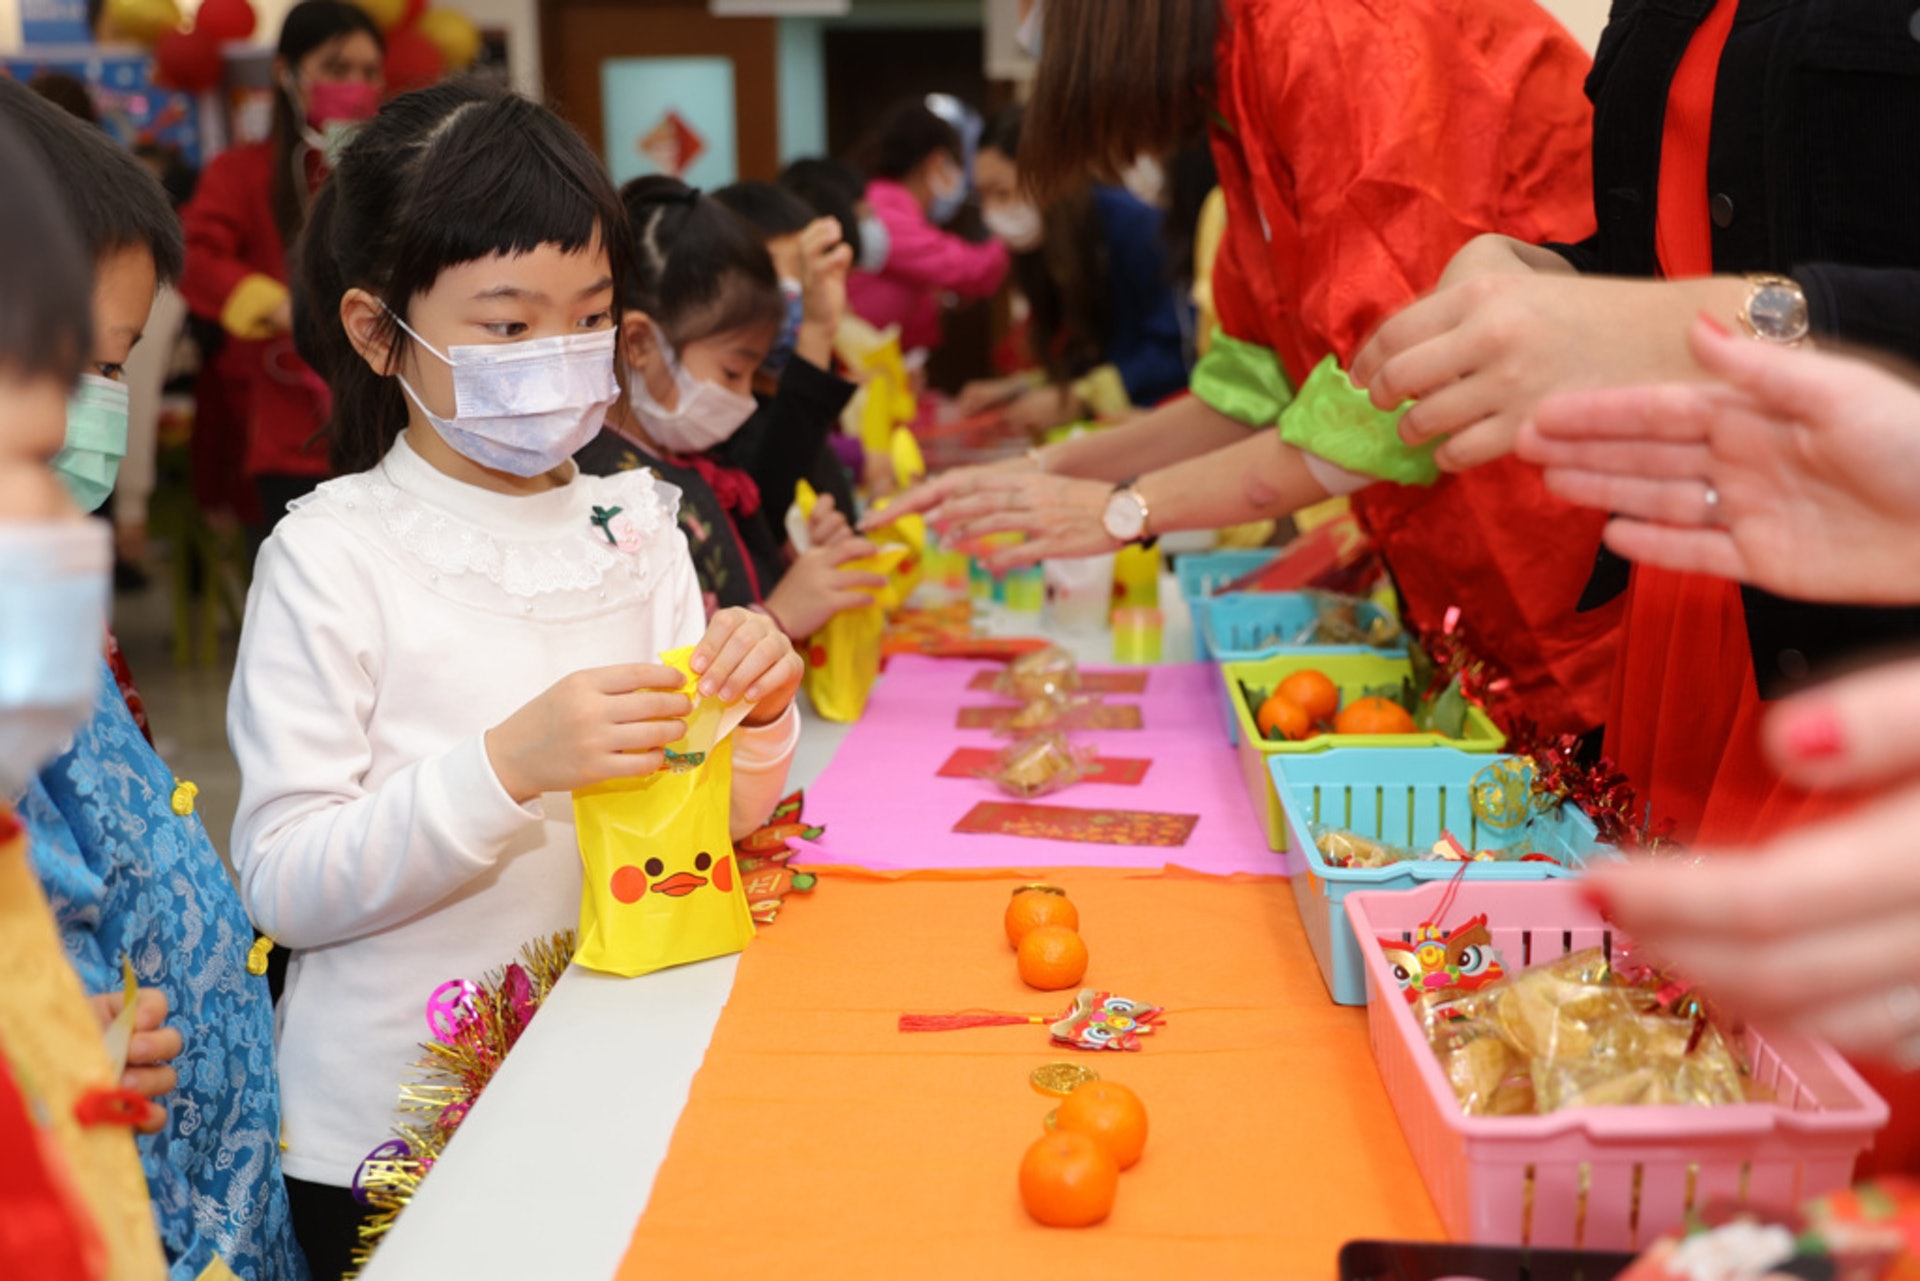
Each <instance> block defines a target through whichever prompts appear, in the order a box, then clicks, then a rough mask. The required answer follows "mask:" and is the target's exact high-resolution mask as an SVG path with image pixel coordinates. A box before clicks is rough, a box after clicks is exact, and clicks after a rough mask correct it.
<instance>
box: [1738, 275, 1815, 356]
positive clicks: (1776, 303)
mask: <svg viewBox="0 0 1920 1281" xmlns="http://www.w3.org/2000/svg"><path fill="white" fill-rule="evenodd" d="M1740 325H1741V327H1742V328H1743V329H1745V330H1746V331H1747V333H1748V334H1749V335H1751V336H1752V337H1754V338H1758V339H1759V340H1760V341H1761V342H1770V343H1775V344H1777V345H1779V346H1782V347H1797V346H1799V345H1800V344H1801V343H1803V342H1805V341H1806V340H1807V335H1808V334H1809V333H1810V332H1812V329H1813V322H1812V319H1811V317H1810V316H1809V314H1808V312H1807V294H1806V291H1805V290H1804V289H1802V288H1800V285H1799V283H1798V282H1797V281H1794V280H1792V279H1791V278H1789V277H1786V276H1748V277H1747V303H1746V306H1744V307H1742V308H1741V309H1740Z"/></svg>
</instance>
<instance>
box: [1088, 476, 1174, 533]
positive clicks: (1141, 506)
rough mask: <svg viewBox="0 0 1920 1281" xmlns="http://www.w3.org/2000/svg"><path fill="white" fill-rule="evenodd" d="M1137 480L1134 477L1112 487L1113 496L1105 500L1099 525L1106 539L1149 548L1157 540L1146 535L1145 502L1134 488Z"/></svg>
mask: <svg viewBox="0 0 1920 1281" xmlns="http://www.w3.org/2000/svg"><path fill="white" fill-rule="evenodd" d="M1139 479H1140V478H1139V477H1138V476H1134V477H1131V478H1129V479H1127V480H1123V481H1121V482H1120V483H1119V484H1118V485H1115V486H1114V487H1113V496H1112V497H1111V498H1109V499H1107V510H1106V512H1105V513H1104V514H1102V516H1101V517H1100V524H1101V526H1102V527H1103V528H1104V529H1105V530H1106V531H1107V537H1109V538H1111V539H1113V540H1114V541H1115V542H1118V543H1121V544H1137V545H1139V546H1141V547H1151V546H1153V545H1154V544H1155V543H1156V542H1158V541H1159V539H1158V537H1156V536H1155V535H1152V534H1149V533H1147V517H1148V512H1147V500H1146V499H1144V498H1142V497H1141V496H1140V491H1139V490H1138V489H1136V488H1134V483H1135V482H1136V481H1138V480H1139Z"/></svg>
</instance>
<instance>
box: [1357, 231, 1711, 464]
mask: <svg viewBox="0 0 1920 1281" xmlns="http://www.w3.org/2000/svg"><path fill="white" fill-rule="evenodd" d="M1492 239H1493V240H1495V241H1498V240H1499V238H1492ZM1488 241H1489V238H1486V237H1482V238H1481V239H1479V240H1475V241H1472V242H1470V243H1469V244H1468V245H1467V246H1466V247H1465V248H1463V249H1462V250H1461V251H1460V254H1459V255H1457V256H1456V259H1455V262H1454V263H1453V264H1450V265H1449V267H1448V269H1447V274H1446V276H1444V277H1443V278H1442V283H1441V285H1440V287H1439V288H1438V289H1436V290H1435V291H1434V292H1433V293H1432V294H1430V295H1428V296H1427V297H1425V298H1422V299H1421V300H1419V301H1418V302H1415V303H1413V304H1412V305H1411V306H1409V307H1407V308H1406V309H1405V310H1403V311H1401V312H1400V313H1399V314H1398V315H1396V316H1394V317H1393V318H1392V319H1391V320H1389V321H1387V322H1386V323H1385V324H1384V325H1382V326H1381V327H1380V329H1379V331H1378V332H1377V333H1375V334H1374V336H1373V337H1372V338H1371V339H1369V340H1368V342H1367V344H1366V345H1365V346H1364V347H1362V348H1361V349H1360V351H1359V353H1358V354H1357V355H1356V356H1355V357H1354V360H1353V364H1352V366H1351V368H1350V371H1349V372H1350V373H1351V376H1352V378H1353V381H1354V383H1355V384H1356V385H1358V386H1362V387H1365V388H1366V389H1367V391H1368V393H1369V395H1370V396H1371V398H1372V400H1373V403H1374V405H1375V406H1377V407H1378V408H1380V409H1392V408H1394V407H1395V406H1397V405H1400V404H1402V403H1404V402H1406V401H1409V400H1411V401H1413V402H1414V404H1413V406H1412V407H1411V408H1410V409H1408V411H1407V412H1406V414H1405V415H1404V416H1403V417H1402V418H1401V420H1400V435H1401V438H1402V439H1404V440H1405V441H1406V442H1407V443H1408V444H1409V445H1423V444H1426V443H1427V442H1428V441H1431V440H1434V439H1437V438H1440V437H1445V438H1446V440H1445V442H1444V443H1443V444H1442V445H1441V446H1440V448H1439V450H1438V452H1437V453H1436V454H1435V455H1434V459H1435V461H1436V462H1437V463H1438V464H1439V465H1440V467H1441V468H1442V469H1444V470H1446V471H1465V470H1466V469H1468V468H1470V467H1477V466H1479V465H1480V464H1482V463H1486V462H1491V461H1493V460H1494V459H1496V458H1499V457H1502V456H1504V455H1505V454H1506V453H1508V452H1509V451H1510V450H1511V449H1512V448H1513V442H1514V437H1515V435H1516V434H1517V433H1518V432H1519V429H1520V425H1521V423H1523V422H1525V421H1526V419H1527V417H1528V415H1529V414H1531V413H1532V411H1533V408H1534V406H1535V405H1536V404H1538V403H1539V401H1540V400H1541V398H1542V397H1545V396H1547V395H1550V394H1552V393H1554V392H1561V391H1568V390H1572V389H1575V388H1582V387H1605V386H1614V385H1618V384H1621V383H1626V382H1645V381H1649V380H1677V379H1684V378H1691V377H1696V376H1697V374H1696V371H1695V368H1694V364H1693V361H1692V358H1691V357H1690V356H1689V354H1688V352H1687V345H1686V331H1687V323H1688V321H1689V320H1691V319H1692V318H1693V317H1694V316H1695V315H1697V314H1698V313H1699V312H1700V311H1701V310H1702V309H1706V310H1710V311H1713V312H1714V313H1715V314H1719V315H1726V316H1729V317H1731V316H1732V315H1733V314H1734V313H1735V311H1736V310H1737V309H1738V308H1739V306H1740V305H1741V303H1742V302H1743V301H1744V299H1745V297H1746V289H1747V285H1746V282H1745V281H1742V280H1740V279H1737V278H1723V277H1707V278H1705V279H1699V280H1683V281H1664V280H1618V279H1610V278H1601V277H1589V276H1579V275H1575V274H1573V273H1571V272H1569V271H1564V270H1540V269H1538V268H1539V266H1540V263H1539V262H1538V261H1537V260H1534V261H1530V260H1529V259H1527V258H1523V257H1520V256H1519V255H1518V252H1517V251H1514V250H1512V249H1508V250H1507V251H1506V252H1505V253H1504V256H1503V254H1502V253H1501V252H1500V246H1499V245H1498V244H1490V243H1488ZM1532 253H1533V254H1534V255H1536V256H1539V255H1543V254H1544V251H1541V250H1533V251H1532Z"/></svg>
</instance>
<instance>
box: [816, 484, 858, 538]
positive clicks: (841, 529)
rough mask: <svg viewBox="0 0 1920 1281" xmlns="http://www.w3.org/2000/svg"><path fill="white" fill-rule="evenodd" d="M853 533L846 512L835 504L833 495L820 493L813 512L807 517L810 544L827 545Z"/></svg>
mask: <svg viewBox="0 0 1920 1281" xmlns="http://www.w3.org/2000/svg"><path fill="white" fill-rule="evenodd" d="M852 533H853V526H852V525H849V524H848V523H847V518H846V516H845V514H843V513H842V512H841V510H840V509H839V507H837V506H835V504H834V501H833V495H832V494H822V495H820V497H819V498H818V499H817V500H816V501H815V502H814V504H813V514H812V515H811V516H809V517H807V543H808V545H809V546H810V547H826V546H828V545H829V544H832V543H837V542H839V541H840V540H841V539H843V538H845V537H847V536H848V535H850V534H852Z"/></svg>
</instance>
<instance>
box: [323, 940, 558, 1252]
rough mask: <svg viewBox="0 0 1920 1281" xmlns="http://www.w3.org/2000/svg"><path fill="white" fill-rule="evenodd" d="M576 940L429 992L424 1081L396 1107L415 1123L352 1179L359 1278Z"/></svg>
mask: <svg viewBox="0 0 1920 1281" xmlns="http://www.w3.org/2000/svg"><path fill="white" fill-rule="evenodd" d="M574 945H575V938H574V934H573V931H571V930H567V931H565V932H563V933H560V934H555V935H553V936H552V937H550V938H545V939H535V940H534V941H533V942H531V943H528V944H527V945H526V946H525V947H523V948H521V949H520V959H519V960H517V961H514V962H512V963H510V964H508V965H506V966H503V967H502V968H500V969H498V970H494V971H491V972H490V973H488V974H487V976H486V978H485V979H483V980H482V981H481V982H479V983H474V982H472V981H470V980H465V979H461V980H455V981H453V982H450V983H446V984H442V985H441V987H440V988H439V989H438V990H437V991H436V992H435V993H434V995H433V999H432V1000H431V1001H429V1002H428V1006H427V1022H428V1026H429V1027H430V1028H431V1029H432V1031H433V1034H434V1037H435V1039H434V1040H431V1041H426V1042H422V1048H423V1049H424V1050H425V1051H426V1053H425V1055H424V1056H423V1057H422V1058H421V1059H420V1060H419V1061H418V1062H416V1063H415V1064H414V1067H415V1069H416V1070H417V1071H418V1072H419V1073H420V1076H421V1079H420V1080H418V1081H415V1082H410V1083H408V1084H405V1085H402V1086H401V1087H400V1110H401V1111H403V1112H405V1113H408V1114H409V1115H412V1116H416V1117H418V1118H419V1120H418V1121H417V1122H410V1123H407V1124H402V1125H398V1126H396V1127H394V1136H395V1137H393V1138H391V1139H389V1140H387V1141H386V1142H385V1143H382V1144H381V1145H380V1146H379V1147H378V1148H375V1149H374V1151H373V1152H372V1153H371V1154H370V1155H369V1156H368V1157H367V1159H366V1160H365V1161H363V1162H361V1165H360V1170H359V1173H358V1174H357V1175H356V1176H355V1178H354V1190H355V1192H356V1193H357V1194H358V1195H359V1196H360V1198H361V1200H362V1201H363V1202H364V1203H365V1204H366V1207H367V1210H368V1216H367V1218H366V1220H365V1221H364V1222H363V1223H362V1224H361V1227H360V1245H359V1248H358V1249H357V1250H355V1252H354V1260H353V1261H354V1268H355V1272H354V1273H353V1274H352V1275H354V1276H358V1270H359V1269H360V1268H364V1267H365V1266H366V1265H367V1261H368V1260H369V1259H371V1258H372V1257H373V1252H374V1250H375V1249H376V1248H377V1247H378V1246H379V1244H380V1241H381V1240H382V1238H384V1237H385V1236H386V1234H387V1233H388V1232H390V1231H392V1230H393V1225H394V1223H395V1222H396V1221H397V1220H398V1219H399V1217H400V1212H401V1211H402V1210H404V1209H406V1208H407V1204H408V1203H409V1202H410V1201H412V1200H413V1194H414V1193H415V1192H417V1191H419V1188H420V1184H421V1181H422V1180H424V1179H425V1178H426V1177H427V1173H428V1171H430V1170H432V1169H433V1165H434V1162H436V1161H438V1160H439V1159H440V1154H441V1153H442V1152H444V1151H445V1150H446V1146H447V1141H448V1140H450V1139H451V1138H452V1137H453V1133H454V1131H455V1130H457V1129H459V1128H460V1123H461V1122H462V1121H464V1120H466V1118H467V1114H468V1113H469V1112H471V1111H472V1110H473V1105H474V1103H475V1102H476V1101H477V1100H478V1099H479V1098H480V1093H481V1091H483V1090H485V1089H486V1088H487V1083H488V1082H490V1081H492V1080H493V1074H494V1073H495V1072H497V1071H499V1069H500V1064H501V1063H502V1062H504V1061H505V1060H506V1057H507V1052H508V1051H509V1050H511V1049H512V1048H513V1046H514V1043H515V1042H516V1041H518V1040H519V1039H520V1034H521V1033H522V1032H524V1031H526V1028H527V1024H528V1022H529V1021H531V1020H532V1018H533V1016H534V1013H535V1012H536V1011H537V1010H538V1009H539V1008H540V1005H541V1003H542V1002H544V1001H545V1000H546V999H547V994H548V993H549V992H551V991H552V990H553V985H554V984H555V983H557V982H559V981H560V976H561V975H562V974H564V973H565V972H566V969H567V966H568V964H569V963H570V962H571V961H572V959H573V952H574Z"/></svg>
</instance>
